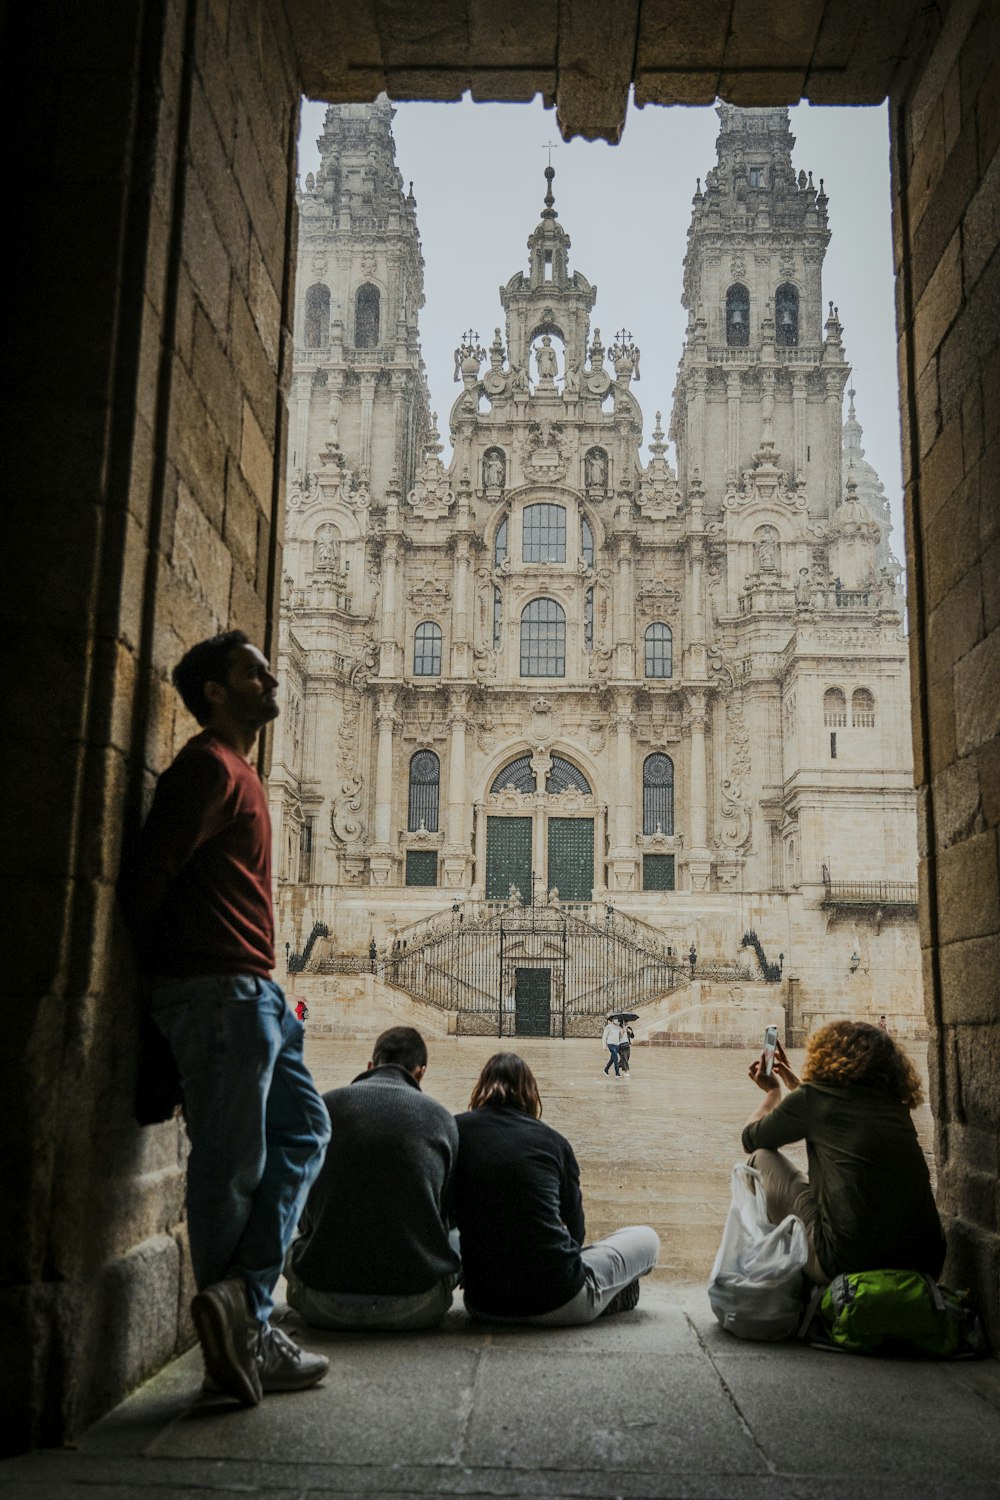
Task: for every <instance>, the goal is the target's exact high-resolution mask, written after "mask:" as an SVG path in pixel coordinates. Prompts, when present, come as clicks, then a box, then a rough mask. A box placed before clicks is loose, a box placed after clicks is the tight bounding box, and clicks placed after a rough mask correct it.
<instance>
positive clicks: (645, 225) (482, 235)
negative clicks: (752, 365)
mask: <svg viewBox="0 0 1000 1500" xmlns="http://www.w3.org/2000/svg"><path fill="white" fill-rule="evenodd" d="M324 110H325V106H324V105H322V104H317V103H311V102H308V101H304V102H303V107H302V134H301V138H300V142H299V171H300V174H301V175H302V177H304V176H305V174H306V172H310V171H315V170H316V168H317V166H318V164H319V153H318V151H317V149H316V145H315V141H316V137H317V136H318V135H320V134H321V133H322V129H323V116H324ZM791 118H792V133H793V135H794V136H795V139H796V144H795V147H794V148H793V151H792V161H793V164H794V167H795V170H796V172H798V170H799V169H800V168H804V169H805V170H806V171H807V172H809V171H811V172H812V173H813V180H814V181H815V182H816V184H817V186H818V184H819V179H820V178H821V177H822V178H823V179H824V180H825V185H826V192H827V194H828V196H829V199H830V204H829V209H828V212H829V221H830V228H831V230H832V232H833V236H832V239H831V241H830V247H829V249H828V251H827V256H826V261H825V264H824V269H823V295H824V320H825V312H826V308H825V302H826V301H827V300H832V301H833V302H834V303H836V304H837V306H838V307H839V309H840V320H841V322H842V323H843V325H844V346H845V349H846V353H847V358H848V360H849V361H850V362H851V363H852V365H853V367H854V384H855V386H856V389H857V397H856V407H857V415H858V419H859V421H860V422H861V424H862V426H863V428H864V438H863V444H864V448H865V453H866V456H867V458H868V460H869V462H870V463H872V464H873V465H874V466H875V468H876V469H877V470H878V473H879V477H880V478H881V480H882V482H883V484H884V485H885V489H886V494H887V495H888V497H889V500H890V503H891V505H892V509H893V519H894V525H895V527H896V530H895V531H894V534H893V537H892V545H893V551H894V552H895V553H896V555H897V557H900V558H902V555H903V539H902V506H901V479H900V471H901V466H900V450H899V409H898V383H897V375H896V347H895V346H896V335H895V321H894V311H893V277H892V253H891V235H890V219H889V138H888V122H887V114H886V109H885V107H884V106H883V107H880V108H877V109H844V108H838V109H829V108H815V109H814V108H810V106H808V105H805V104H803V105H799V106H798V107H797V108H795V109H793V110H792V111H791ZM393 133H394V136H395V140H396V161H397V164H398V166H399V169H400V171H401V173H402V175H403V179H404V184H405V183H409V182H410V181H411V180H412V182H413V191H414V194H415V196H416V200H417V225H418V228H419V231H420V238H421V242H422V245H423V253H424V261H425V290H426V296H427V301H426V305H425V307H424V309H423V311H422V313H421V318H420V334H421V345H422V348H423V354H424V361H425V363H426V366H427V377H428V380H429V382H430V388H431V404H432V407H433V409H434V410H435V411H437V413H438V414H439V420H440V427H441V436H442V440H443V442H444V444H445V447H446V453H447V451H448V450H449V443H448V413H449V411H450V408H451V405H452V403H453V401H454V400H455V397H456V395H457V394H458V391H459V389H460V388H459V387H458V386H456V385H455V384H453V379H452V377H453V364H454V360H453V353H454V349H455V346H456V345H457V343H458V342H459V339H460V336H461V334H462V332H463V331H464V330H465V329H467V328H470V327H471V328H472V329H474V330H476V331H478V333H479V336H480V340H481V342H482V343H483V345H484V346H488V345H489V343H490V340H491V339H492V337H493V329H494V328H495V327H496V326H497V324H499V325H500V327H501V330H502V329H503V309H502V308H501V306H500V300H499V296H498V288H499V286H500V285H501V283H506V282H507V281H508V280H509V279H510V277H511V276H512V275H513V274H514V273H515V272H516V271H520V270H527V264H528V257H527V245H526V242H527V238H528V235H529V234H530V233H531V231H532V230H533V229H534V227H535V225H536V224H537V223H538V219H539V214H540V212H541V208H542V198H543V196H544V192H545V181H544V178H543V175H542V174H543V171H544V168H545V165H546V162H547V160H548V156H547V153H546V152H545V151H544V150H543V145H544V143H545V142H547V141H555V142H558V148H557V149H556V150H554V151H553V152H552V165H553V166H554V167H555V169H556V178H555V197H556V209H557V211H558V214H559V220H560V223H561V224H562V225H563V227H564V228H565V229H566V230H567V232H568V233H569V235H570V238H571V241H572V248H571V250H570V269H571V270H573V269H579V270H580V271H582V272H583V274H584V275H585V276H586V277H587V279H588V280H589V281H590V282H591V283H592V284H593V285H595V286H596V288H597V304H596V306H595V309H594V312H593V315H592V327H593V325H594V324H596V325H597V326H598V327H599V328H600V329H601V336H602V338H603V339H604V342H605V344H606V345H607V344H610V342H611V339H612V336H613V335H614V333H615V332H616V331H617V330H618V329H619V328H622V327H624V328H627V329H629V330H630V331H631V333H632V336H633V338H634V339H635V342H636V343H637V344H638V345H639V348H640V349H641V351H642V363H641V371H642V378H641V381H640V382H639V384H638V385H637V386H633V392H634V394H635V396H636V397H637V399H638V401H639V403H640V405H641V406H642V409H643V413H644V417H645V423H644V431H643V441H644V443H645V442H648V440H649V436H650V433H651V432H652V430H653V422H654V413H655V412H656V411H657V410H660V411H662V412H663V425H664V428H666V427H667V425H668V423H669V416H670V408H671V402H672V394H671V393H672V391H673V387H674V379H675V376H676V372H677V362H678V359H679V357H680V353H681V348H682V344H683V339H684V330H685V326H686V315H685V313H684V311H683V309H682V308H681V304H680V296H681V277H682V262H683V259H684V252H685V249H686V242H687V230H688V224H689V223H690V218H691V197H692V194H693V193H694V191H695V179H696V178H698V177H701V178H702V179H704V177H705V175H706V173H707V172H708V170H709V168H710V167H712V166H714V164H715V161H716V152H715V141H716V137H717V134H718V117H717V116H716V113H715V110H714V109H713V108H701V109H682V108H675V109H662V108H657V107H655V106H650V107H648V108H646V109H644V110H637V109H635V108H633V107H630V110H629V116H628V120H627V122H626V126H625V134H624V136H623V139H622V142H621V144H620V145H618V146H607V145H605V144H604V143H603V142H585V141H573V142H571V143H569V144H568V145H567V144H565V143H563V142H560V141H559V135H558V131H557V129H556V125H555V119H554V115H553V113H552V112H551V111H548V110H545V109H543V108H542V106H541V104H540V103H538V102H537V101H536V102H535V103H534V104H530V105H525V104H519V105H514V104H472V103H470V102H469V101H465V102H463V103H461V104H397V105H396V116H395V119H394V121H393ZM845 401H846V398H845ZM845 414H846V406H845ZM669 456H670V459H671V462H675V459H676V455H675V454H674V453H673V451H671V453H670V455H669ZM643 458H644V460H645V459H647V458H648V453H646V452H645V451H644V453H643Z"/></svg>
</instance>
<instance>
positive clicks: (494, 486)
mask: <svg viewBox="0 0 1000 1500" xmlns="http://www.w3.org/2000/svg"><path fill="white" fill-rule="evenodd" d="M506 482H507V455H506V453H504V451H503V449H502V448H487V450H486V452H485V453H484V454H483V489H484V490H502V489H503V487H504V485H505V484H506Z"/></svg>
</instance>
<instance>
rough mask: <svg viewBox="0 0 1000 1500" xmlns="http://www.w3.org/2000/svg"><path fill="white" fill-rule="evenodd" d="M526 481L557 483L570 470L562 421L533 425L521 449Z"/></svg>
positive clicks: (535, 423)
mask: <svg viewBox="0 0 1000 1500" xmlns="http://www.w3.org/2000/svg"><path fill="white" fill-rule="evenodd" d="M521 454H522V457H521V464H522V468H523V470H524V475H525V478H526V479H528V480H529V481H530V482H532V483H534V484H544V483H545V482H546V481H547V480H548V481H549V482H550V483H553V484H556V483H558V482H559V480H561V479H563V478H564V477H565V474H566V470H567V468H568V467H569V451H568V443H567V442H566V440H565V438H564V434H563V426H562V423H561V422H548V421H542V422H532V423H531V425H530V426H529V428H528V433H527V437H526V438H525V439H524V442H523V444H522V449H521Z"/></svg>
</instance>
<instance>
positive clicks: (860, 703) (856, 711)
mask: <svg viewBox="0 0 1000 1500" xmlns="http://www.w3.org/2000/svg"><path fill="white" fill-rule="evenodd" d="M851 727H852V728H853V729H874V728H875V699H874V698H873V696H872V694H871V693H870V692H869V691H868V689H867V688H855V689H854V692H853V693H852V694H851Z"/></svg>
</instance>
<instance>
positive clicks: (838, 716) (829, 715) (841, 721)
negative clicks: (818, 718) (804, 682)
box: [823, 687, 847, 729]
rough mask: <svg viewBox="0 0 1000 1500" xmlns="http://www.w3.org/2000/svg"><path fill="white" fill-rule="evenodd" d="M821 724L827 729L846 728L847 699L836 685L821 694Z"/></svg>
mask: <svg viewBox="0 0 1000 1500" xmlns="http://www.w3.org/2000/svg"><path fill="white" fill-rule="evenodd" d="M823 724H824V726H825V728H827V729H846V728H847V699H846V698H845V697H844V694H843V691H842V690H841V689H840V688H838V687H832V688H827V690H826V692H825V693H824V694H823Z"/></svg>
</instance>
